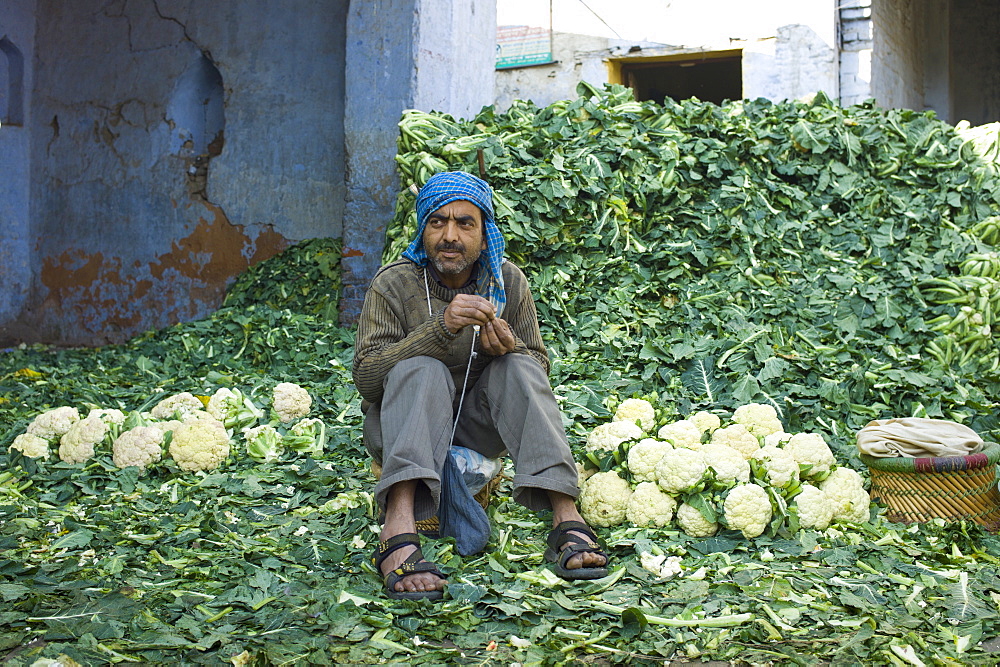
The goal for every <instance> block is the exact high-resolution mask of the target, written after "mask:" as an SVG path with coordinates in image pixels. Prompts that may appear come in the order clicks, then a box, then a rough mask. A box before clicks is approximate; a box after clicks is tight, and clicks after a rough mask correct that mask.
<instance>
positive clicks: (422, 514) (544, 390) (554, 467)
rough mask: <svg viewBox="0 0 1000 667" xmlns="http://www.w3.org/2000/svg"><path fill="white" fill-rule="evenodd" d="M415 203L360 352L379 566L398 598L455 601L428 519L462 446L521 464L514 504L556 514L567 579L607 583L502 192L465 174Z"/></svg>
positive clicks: (357, 361) (376, 293)
mask: <svg viewBox="0 0 1000 667" xmlns="http://www.w3.org/2000/svg"><path fill="white" fill-rule="evenodd" d="M416 206H417V221H418V227H417V233H416V237H415V238H414V240H413V242H412V243H411V244H410V246H409V247H408V248H407V249H406V251H405V252H404V253H403V257H402V258H401V259H399V260H397V261H395V262H392V263H391V264H388V265H386V266H383V267H382V268H381V269H379V271H378V273H377V274H376V275H375V277H374V278H373V280H372V283H371V285H370V287H369V288H368V292H367V294H366V295H365V302H364V307H363V309H362V312H361V319H360V321H359V322H358V332H357V343H356V347H355V353H354V382H355V384H356V386H357V388H358V391H359V392H360V393H361V396H362V398H364V399H365V403H366V405H365V406H363V407H365V426H364V430H365V438H364V439H365V445H366V447H367V448H368V450H369V452H370V453H371V455H372V456H373V457H374V458H375V460H376V461H379V462H380V463H381V466H382V472H381V477H380V479H379V481H378V484H377V485H376V487H375V497H376V499H377V501H378V504H379V507H380V508H382V510H383V511H384V522H383V527H382V532H381V536H380V539H381V543H380V544H379V547H378V550H377V551H376V553H375V558H374V560H375V563H376V566H377V567H379V570H380V572H381V573H382V575H383V577H384V579H385V586H386V592H387V594H388V595H389V596H390V597H394V598H408V599H418V598H432V599H437V598H440V597H441V596H442V590H443V589H444V586H445V584H446V583H447V582H446V581H445V577H444V575H443V574H441V573H440V572H439V571H438V570H437V568H436V567H435V566H434V565H433V564H431V563H428V562H427V561H425V560H424V559H423V555H422V554H421V552H420V542H419V537H418V535H417V533H416V522H417V521H419V520H423V519H427V518H429V517H431V516H434V515H435V513H436V512H437V511H438V503H439V500H440V498H441V495H442V492H441V479H442V469H443V467H444V465H445V460H446V457H447V456H449V448H450V447H451V445H452V444H453V442H452V441H453V439H454V442H455V443H461V444H462V445H463V446H465V447H468V448H470V449H474V450H475V451H478V452H479V453H481V454H483V455H484V456H486V457H488V458H496V457H499V456H502V455H503V454H505V453H508V454H509V455H510V456H511V458H512V459H513V463H514V479H513V498H514V500H516V501H517V502H519V503H521V504H522V505H524V506H525V507H527V508H528V509H531V510H535V511H541V510H552V514H553V516H552V523H553V526H554V528H553V530H552V531H551V532H550V534H549V538H548V546H549V548H548V550H547V551H546V558H548V559H549V560H551V561H553V562H555V563H556V566H555V567H556V572H557V573H558V574H559V575H560V576H562V577H564V578H567V579H594V578H599V577H603V576H605V575H607V568H606V564H607V556H606V555H605V554H604V552H602V551H601V549H600V547H599V546H598V544H597V538H596V536H595V535H594V534H593V532H592V531H591V530H590V529H589V528H588V526H587V525H586V524H585V523H584V522H583V519H582V517H581V516H580V513H579V512H578V511H577V507H576V497H577V495H578V494H579V489H578V487H577V479H578V478H577V469H576V464H575V462H574V460H573V456H572V454H571V453H570V448H569V443H568V442H567V439H566V433H565V431H564V429H563V427H562V420H561V416H560V413H559V407H558V405H557V403H556V400H555V396H554V395H553V393H552V389H551V387H550V385H549V380H548V370H549V360H548V356H547V354H546V351H545V348H544V346H543V344H542V337H541V334H540V332H539V328H538V317H537V314H536V312H535V305H534V302H533V300H532V296H531V292H530V290H529V288H528V283H527V280H526V279H525V276H524V274H523V273H522V272H521V271H520V269H518V268H517V267H516V266H514V265H513V264H511V263H510V262H508V261H505V260H504V257H503V253H504V246H505V243H504V240H503V237H502V236H501V235H500V231H499V230H498V229H497V226H496V223H495V221H494V218H493V193H492V190H491V189H490V187H489V185H487V184H486V183H485V182H484V181H482V180H480V179H478V178H476V177H475V176H472V175H470V174H467V173H464V172H446V173H440V174H436V175H434V176H433V177H431V178H430V179H429V180H428V181H427V184H426V185H425V186H424V187H423V188H422V189H421V190H420V193H419V195H418V197H417V203H416ZM501 315H503V318H501ZM473 352H474V353H473ZM463 388H467V391H466V393H465V395H464V396H462V390H463ZM456 412H457V414H458V419H457V422H453V419H454V418H455V415H456Z"/></svg>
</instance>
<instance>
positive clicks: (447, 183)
mask: <svg viewBox="0 0 1000 667" xmlns="http://www.w3.org/2000/svg"><path fill="white" fill-rule="evenodd" d="M457 199H462V200H465V201H469V202H472V203H473V204H475V205H476V206H478V207H479V210H481V211H482V212H483V232H484V234H485V235H486V249H485V250H483V252H482V254H481V255H479V278H478V281H477V282H478V287H477V291H476V293H477V294H479V296H481V297H483V298H486V299H489V301H490V302H491V303H492V304H493V306H494V307H495V308H496V309H497V317H499V316H500V313H502V312H503V307H504V304H506V303H507V294H506V292H504V287H503V273H502V272H501V269H500V267H501V266H502V265H503V253H504V247H505V246H506V244H505V243H504V240H503V236H502V235H501V234H500V230H499V229H498V228H497V223H496V220H495V219H494V217H493V190H491V189H490V186H489V184H488V183H486V181H484V180H482V179H479V178H476V177H475V176H473V175H472V174H467V173H465V172H464V171H446V172H442V173H439V174H434V175H433V176H431V177H430V178H429V179H427V183H426V184H425V185H424V187H422V188H420V194H418V195H417V235H416V237H415V238H414V239H413V241H412V242H411V243H410V245H409V246H408V247H407V248H406V250H405V251H404V252H403V257H405V258H406V259H408V260H410V261H411V262H413V263H414V264H416V265H417V266H427V253H426V251H425V250H424V228H425V227H426V226H427V218H429V217H430V215H431V213H433V212H434V211H436V210H438V209H439V208H441V207H442V206H444V205H446V204H450V203H451V202H453V201H455V200H457Z"/></svg>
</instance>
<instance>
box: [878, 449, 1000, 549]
mask: <svg viewBox="0 0 1000 667" xmlns="http://www.w3.org/2000/svg"><path fill="white" fill-rule="evenodd" d="M861 460H862V461H863V462H864V464H865V465H867V466H868V471H869V472H870V473H871V480H872V488H871V496H872V500H873V501H875V502H881V503H882V504H884V505H886V506H888V508H889V512H888V513H887V515H886V516H887V518H888V519H889V520H890V521H898V522H902V523H914V522H918V523H919V522H923V521H927V520H929V519H934V518H941V519H947V520H950V521H959V520H963V519H964V520H968V521H975V522H976V523H978V524H981V525H983V526H986V528H987V529H988V530H990V531H993V532H996V531H1000V492H998V490H997V476H996V466H997V462H998V461H1000V445H997V444H996V443H992V442H988V443H986V446H985V447H984V448H983V451H982V452H980V453H978V454H971V455H969V456H943V457H931V458H907V457H888V458H881V457H876V456H868V455H866V454H861Z"/></svg>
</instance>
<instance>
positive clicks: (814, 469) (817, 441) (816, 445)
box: [784, 433, 837, 480]
mask: <svg viewBox="0 0 1000 667" xmlns="http://www.w3.org/2000/svg"><path fill="white" fill-rule="evenodd" d="M784 449H785V451H786V452H788V453H789V454H791V455H792V456H794V457H795V460H796V461H798V462H799V465H800V466H802V467H803V468H802V477H805V478H806V479H816V480H821V479H823V478H824V477H826V475H827V474H828V473H829V472H830V469H831V468H832V467H833V466H834V465H835V464H836V462H837V461H836V459H834V458H833V452H832V451H830V446H829V445H827V444H826V440H824V439H823V436H822V435H820V434H819V433H796V434H795V435H793V436H792V437H791V438H789V439H788V442H787V443H785V447H784Z"/></svg>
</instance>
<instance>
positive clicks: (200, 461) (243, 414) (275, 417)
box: [10, 382, 326, 472]
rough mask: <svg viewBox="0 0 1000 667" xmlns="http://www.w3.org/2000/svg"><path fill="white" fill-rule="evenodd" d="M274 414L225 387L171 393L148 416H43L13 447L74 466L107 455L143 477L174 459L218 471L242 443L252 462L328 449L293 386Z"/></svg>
mask: <svg viewBox="0 0 1000 667" xmlns="http://www.w3.org/2000/svg"><path fill="white" fill-rule="evenodd" d="M270 398H271V410H270V417H268V415H267V413H266V412H265V410H264V409H263V408H262V407H260V406H258V405H256V404H255V403H254V402H253V401H252V400H251V399H250V397H249V396H248V395H246V394H244V393H243V392H242V391H240V390H239V389H230V388H227V387H223V388H220V389H218V390H217V391H216V392H215V393H214V394H213V395H211V396H195V395H194V394H191V393H189V392H181V393H178V394H173V395H170V396H167V397H165V398H163V399H162V400H160V401H158V402H157V403H156V404H155V405H153V406H152V408H151V409H150V410H148V411H138V410H137V411H133V412H130V413H128V414H126V413H125V412H123V411H121V410H119V409H103V408H97V407H94V408H91V409H90V410H89V412H87V413H86V416H81V413H80V410H79V409H78V408H76V407H72V406H62V407H58V408H54V409H51V410H46V411H44V412H42V413H40V414H38V415H37V416H36V417H35V418H34V419H33V420H32V421H31V423H29V424H28V426H27V428H26V429H25V431H24V433H22V434H20V435H18V436H17V437H16V438H14V440H13V442H12V443H11V444H10V449H11V450H17V451H19V452H20V453H21V455H22V456H25V457H28V458H31V459H37V460H40V461H46V460H48V459H49V458H50V457H52V456H53V454H55V455H56V456H58V458H59V460H61V461H63V462H64V463H70V464H87V463H88V462H90V461H91V460H92V459H94V458H95V457H98V456H101V455H110V456H111V460H112V462H113V463H114V465H115V466H117V467H118V468H127V467H129V466H136V467H138V468H140V469H141V470H142V471H143V472H145V471H146V470H147V469H148V468H150V467H151V466H153V465H155V464H157V463H159V462H160V461H161V460H164V459H165V458H166V457H169V458H170V459H171V460H173V462H174V463H175V464H176V466H177V468H179V469H181V470H183V471H186V472H192V471H199V470H215V469H216V468H218V467H219V466H221V465H222V464H223V463H224V462H225V461H226V460H227V459H228V458H229V456H230V453H231V452H232V450H233V447H234V445H235V446H238V445H239V444H240V443H242V445H243V447H244V450H245V452H246V454H247V456H249V457H250V458H253V459H254V460H256V461H261V462H267V461H273V460H275V459H277V458H279V457H280V456H281V455H282V454H283V453H284V452H286V451H292V452H297V453H305V454H310V455H317V454H319V453H320V452H322V451H323V448H324V446H325V444H326V427H325V425H324V424H323V422H322V421H321V420H319V419H314V418H307V415H308V414H309V411H310V409H311V407H312V397H311V396H310V395H309V392H308V391H306V390H305V389H304V388H302V387H300V386H299V385H297V384H294V383H292V382H281V383H279V384H277V385H276V386H275V387H274V388H273V390H272V391H271V396H270Z"/></svg>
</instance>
